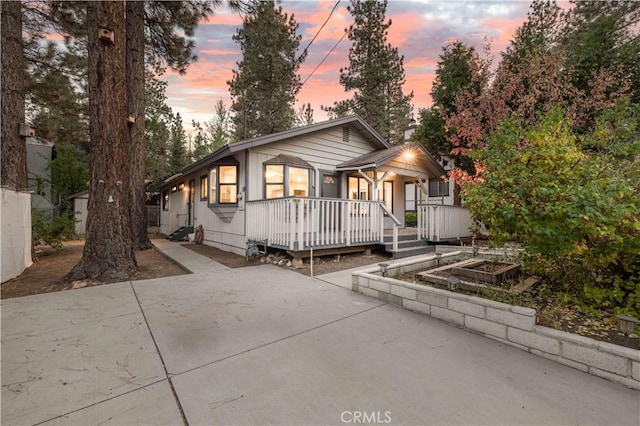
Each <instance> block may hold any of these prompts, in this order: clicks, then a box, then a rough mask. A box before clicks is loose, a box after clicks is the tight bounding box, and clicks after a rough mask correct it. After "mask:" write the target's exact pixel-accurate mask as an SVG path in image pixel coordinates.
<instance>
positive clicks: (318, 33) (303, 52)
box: [297, 0, 341, 62]
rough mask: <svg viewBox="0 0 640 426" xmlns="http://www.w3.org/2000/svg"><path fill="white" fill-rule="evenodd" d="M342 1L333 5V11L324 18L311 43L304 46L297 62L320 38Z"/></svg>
mask: <svg viewBox="0 0 640 426" xmlns="http://www.w3.org/2000/svg"><path fill="white" fill-rule="evenodd" d="M340 1H341V0H338V1H337V2H336V4H335V5H334V6H333V9H331V12H329V16H327V19H325V20H324V23H323V24H322V26H321V27H320V29H318V31H316V35H314V36H313V38H312V39H311V41H310V42H309V44H307V47H305V48H304V50H303V51H302V54H301V55H300V56H299V57H298V60H297V62H300V61H301V60H302V58H304V56H305V55H306V54H307V52H308V51H309V47H311V45H312V44H313V42H314V41H315V40H316V38H318V36H319V35H320V32H321V31H322V29H323V28H324V26H325V25H327V22H329V19H331V16H332V15H333V12H335V10H336V9H337V8H338V5H339V4H340Z"/></svg>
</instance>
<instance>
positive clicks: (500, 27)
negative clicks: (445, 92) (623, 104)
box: [163, 0, 530, 131]
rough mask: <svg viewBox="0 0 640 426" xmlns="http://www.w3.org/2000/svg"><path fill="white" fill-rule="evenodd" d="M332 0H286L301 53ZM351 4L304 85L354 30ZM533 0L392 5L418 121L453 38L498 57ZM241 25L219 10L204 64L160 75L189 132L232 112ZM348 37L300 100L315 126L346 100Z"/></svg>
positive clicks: (303, 72)
mask: <svg viewBox="0 0 640 426" xmlns="http://www.w3.org/2000/svg"><path fill="white" fill-rule="evenodd" d="M335 4H336V2H335V1H283V2H282V8H283V10H284V11H285V12H287V13H293V14H294V17H295V19H296V21H297V22H298V24H299V29H298V34H300V35H302V42H301V43H300V48H301V50H302V49H304V47H306V46H307V44H308V43H309V42H310V41H311V39H312V38H313V36H314V35H315V34H316V32H317V31H318V29H319V28H320V26H321V25H322V23H323V22H324V21H325V19H327V17H328V16H329V13H330V12H331V9H332V8H333V7H334V6H335ZM348 5H349V2H348V1H346V0H342V1H340V4H339V5H338V7H337V9H336V10H335V12H334V13H333V15H332V16H331V19H330V20H329V21H328V23H327V24H326V25H325V27H324V29H323V30H322V31H321V32H320V35H319V36H318V37H317V38H316V40H315V41H314V42H313V44H312V45H311V47H310V48H309V54H308V56H307V59H306V61H305V62H304V63H303V64H302V66H301V67H300V77H301V80H302V81H304V80H306V79H307V77H308V76H309V74H310V73H311V72H312V71H313V69H314V68H315V67H316V66H317V65H318V64H319V63H320V61H322V59H323V58H324V57H325V55H327V53H328V52H329V51H330V50H331V48H332V47H333V46H334V45H335V44H336V42H337V41H338V40H339V39H340V38H341V37H342V35H343V33H344V30H345V28H347V27H348V26H349V25H350V24H351V22H352V21H351V15H350V14H349V12H347V6H348ZM529 5H530V2H529V1H515V0H514V1H474V0H467V1H455V0H453V1H447V0H441V1H430V0H413V1H404V0H402V1H401V0H389V4H388V7H387V19H391V20H392V22H393V23H392V25H391V28H390V29H389V38H388V41H389V42H390V43H391V44H392V45H393V46H395V47H397V48H398V50H399V51H400V54H401V55H403V56H404V68H405V75H406V79H407V82H406V84H405V87H404V89H405V93H409V92H411V91H413V93H414V98H413V105H414V116H416V117H417V113H418V110H419V109H420V108H424V107H426V106H429V105H430V104H431V97H430V96H429V92H430V91H431V85H432V81H433V78H434V74H435V68H436V64H437V61H438V56H439V55H440V53H441V52H442V46H443V45H444V44H445V43H446V42H447V41H450V40H455V39H458V40H462V41H463V42H465V43H467V44H469V45H473V46H476V47H477V48H480V47H481V46H482V44H483V40H484V38H485V37H489V38H490V39H491V40H492V53H493V54H494V55H496V62H497V60H498V59H499V52H501V51H502V50H504V48H505V47H506V46H507V45H508V43H509V41H510V40H511V38H512V36H513V34H514V32H515V30H516V28H517V27H519V26H520V25H521V24H522V22H523V21H524V19H525V18H526V14H527V11H528V10H529ZM241 24H242V19H241V17H240V16H239V15H238V14H237V13H232V12H230V11H229V10H228V9H227V8H226V7H224V6H222V7H219V8H218V9H217V11H216V15H215V16H213V17H211V18H209V19H208V21H206V22H202V23H201V24H200V26H199V27H198V30H197V32H196V38H197V45H196V49H197V55H198V57H199V60H198V62H197V63H196V64H194V65H191V66H190V67H189V69H188V71H187V74H186V75H183V76H180V75H177V74H175V73H167V74H165V75H164V76H163V79H164V80H166V81H167V82H168V83H169V85H168V89H167V96H168V103H169V105H170V106H171V107H172V108H173V110H174V112H179V113H180V115H181V116H182V119H183V123H184V125H185V129H187V131H189V130H190V129H191V120H192V119H195V120H199V121H206V120H209V119H210V118H212V117H213V115H214V109H213V108H214V104H215V103H216V102H217V101H218V100H219V99H222V100H223V102H224V103H225V104H226V105H227V106H229V105H230V103H231V98H230V96H229V90H228V86H227V81H228V80H230V79H231V76H232V70H233V69H234V67H236V62H238V61H240V60H241V59H242V55H241V52H240V48H239V46H238V45H237V44H236V43H235V42H234V41H233V40H232V36H233V35H234V34H235V32H236V29H237V28H238V27H239V26H240V25H241ZM350 44H351V43H350V41H349V39H348V38H346V37H345V38H344V40H342V42H341V43H340V44H339V45H338V47H337V48H336V49H335V50H334V51H333V52H332V54H331V55H329V57H328V58H327V59H326V60H325V61H324V63H323V64H322V65H321V66H320V67H319V68H318V69H317V70H316V71H315V73H314V74H313V75H312V76H311V78H309V80H308V81H307V82H306V83H305V84H304V86H303V87H302V90H301V91H300V93H299V94H298V105H297V106H299V105H301V104H302V103H307V102H310V103H311V107H312V108H313V109H314V113H315V117H314V118H315V120H316V121H321V120H324V119H326V118H327V116H326V115H325V113H324V112H322V111H321V110H320V106H321V105H325V106H326V105H332V104H333V102H334V101H339V100H342V99H347V98H348V97H349V95H348V94H347V93H345V92H344V90H343V88H342V86H341V85H340V83H339V70H340V68H341V67H345V66H347V65H348V64H349V61H348V51H349V47H350Z"/></svg>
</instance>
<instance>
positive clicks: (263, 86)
mask: <svg viewBox="0 0 640 426" xmlns="http://www.w3.org/2000/svg"><path fill="white" fill-rule="evenodd" d="M297 29H298V24H297V23H296V21H295V19H294V17H293V15H291V16H289V15H288V14H286V13H283V11H282V7H277V8H276V6H275V4H274V2H273V1H254V2H252V3H251V7H250V8H249V11H248V13H247V15H246V17H245V19H244V22H243V24H242V27H241V28H239V29H238V31H237V33H236V34H235V35H234V36H233V40H234V41H235V42H236V43H238V44H239V45H240V49H241V51H242V61H240V62H238V63H237V64H236V66H237V69H235V70H233V78H232V80H231V81H228V82H227V84H228V85H229V91H230V93H231V97H232V99H233V103H232V105H231V111H232V113H233V127H234V137H235V139H236V140H240V139H247V138H252V137H255V136H260V135H266V134H270V133H274V132H279V131H282V130H287V129H290V128H292V127H293V126H294V124H295V119H296V113H295V110H294V103H295V100H296V95H297V93H298V91H299V89H300V78H299V76H298V74H297V72H298V68H299V67H300V65H301V63H302V61H303V60H304V58H305V54H303V55H301V56H299V57H296V51H297V50H298V47H299V45H300V40H301V36H299V35H297V34H296V31H297Z"/></svg>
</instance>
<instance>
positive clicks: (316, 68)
mask: <svg viewBox="0 0 640 426" xmlns="http://www.w3.org/2000/svg"><path fill="white" fill-rule="evenodd" d="M348 33H349V32H348V31H347V30H346V29H345V30H344V34H342V37H340V40H338V42H337V43H336V44H334V45H333V47H332V48H331V50H330V51H329V52H328V53H327V54H326V55H324V58H322V60H321V61H320V63H319V64H318V65H316V67H315V68H314V69H313V71H311V74H309V75H308V76H307V78H305V79H304V81H303V82H302V84H301V85H300V89H302V86H304V84H305V83H306V82H307V81H308V80H309V79H310V78H311V76H312V75H313V73H315V72H316V71H317V70H318V68H320V65H322V64H323V63H324V61H325V60H326V59H327V58H328V57H329V55H331V53H332V52H333V51H334V50H335V48H336V47H338V45H339V44H340V42H341V41H342V40H344V38H345V36H346V35H347V34H348Z"/></svg>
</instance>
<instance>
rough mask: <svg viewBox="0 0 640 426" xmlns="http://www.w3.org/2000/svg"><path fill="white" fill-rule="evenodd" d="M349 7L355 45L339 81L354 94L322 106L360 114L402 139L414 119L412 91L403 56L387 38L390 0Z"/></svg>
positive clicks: (364, 0) (335, 112)
mask: <svg viewBox="0 0 640 426" xmlns="http://www.w3.org/2000/svg"><path fill="white" fill-rule="evenodd" d="M348 10H349V12H350V13H351V15H352V16H353V20H354V23H353V24H352V25H351V26H350V27H349V29H348V36H349V40H351V42H352V46H351V48H350V49H349V66H348V67H347V68H343V69H340V84H342V86H343V87H344V89H345V91H347V92H353V96H352V98H351V99H348V100H344V101H340V102H336V103H334V105H333V106H331V107H324V108H323V109H324V110H325V111H327V112H329V113H330V115H331V116H333V117H339V116H343V115H346V114H358V115H360V116H361V117H362V118H364V120H365V121H367V123H369V124H371V126H372V127H373V128H374V129H375V130H376V131H377V132H378V133H380V135H382V136H383V137H384V138H386V139H388V140H389V141H391V142H392V143H397V142H400V141H402V140H403V137H404V129H405V128H406V127H407V126H408V125H409V123H410V121H411V111H412V106H411V100H412V98H413V92H411V93H410V94H408V95H405V94H404V93H403V85H404V83H405V75H404V65H403V61H404V58H403V56H401V55H400V54H399V53H398V49H397V48H396V47H393V46H392V45H391V44H390V43H388V42H387V36H388V31H389V27H390V26H391V24H392V22H391V20H388V21H386V20H385V19H386V18H385V14H386V10H387V1H386V0H384V1H376V0H352V2H351V5H350V6H349V8H348Z"/></svg>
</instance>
